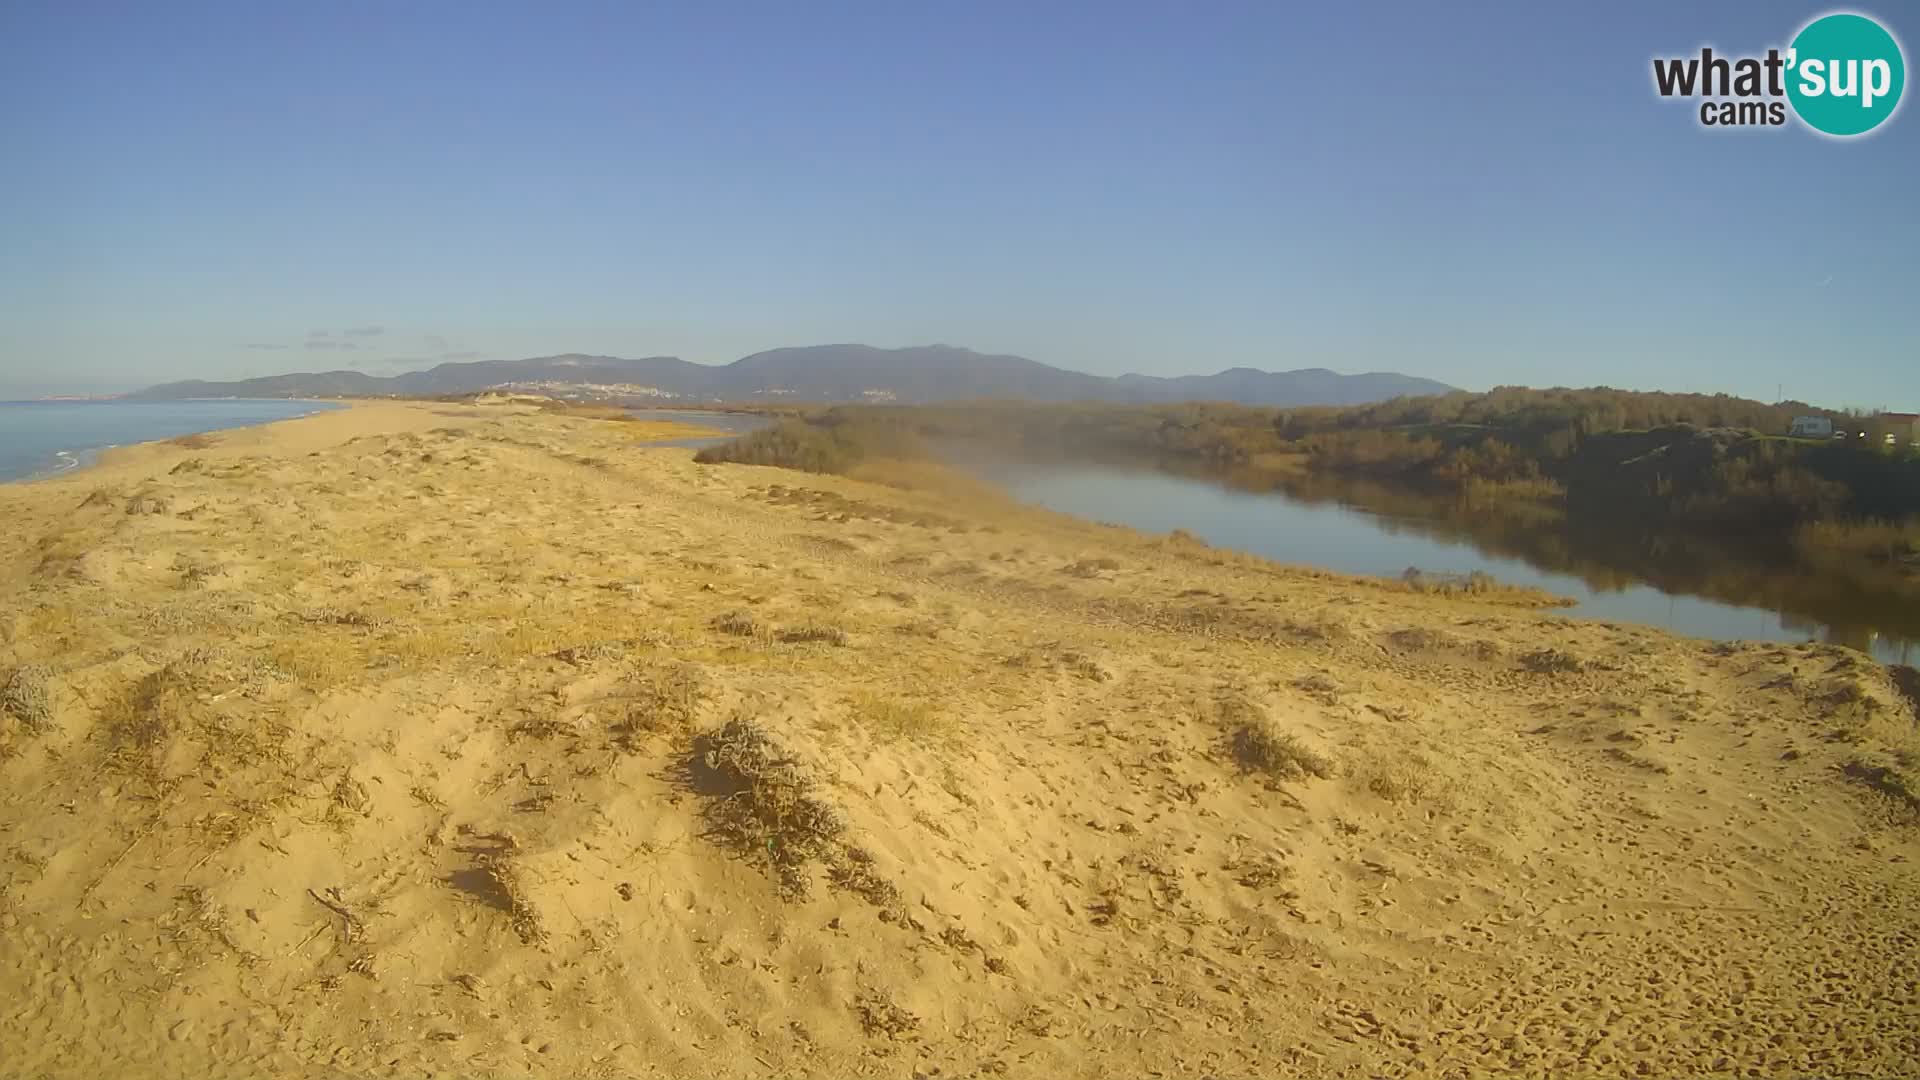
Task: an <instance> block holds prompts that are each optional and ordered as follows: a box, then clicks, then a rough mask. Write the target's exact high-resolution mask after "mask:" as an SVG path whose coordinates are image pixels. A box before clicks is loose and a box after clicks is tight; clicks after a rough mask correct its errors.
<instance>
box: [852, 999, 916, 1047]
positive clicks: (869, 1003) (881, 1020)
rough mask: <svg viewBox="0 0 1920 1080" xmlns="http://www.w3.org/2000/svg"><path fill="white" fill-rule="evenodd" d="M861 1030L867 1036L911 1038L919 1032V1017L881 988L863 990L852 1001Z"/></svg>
mask: <svg viewBox="0 0 1920 1080" xmlns="http://www.w3.org/2000/svg"><path fill="white" fill-rule="evenodd" d="M853 1010H854V1012H856V1013H858V1014H859V1015H860V1027H861V1030H863V1031H865V1032H866V1033H867V1037H868V1038H875V1037H879V1036H885V1037H886V1038H888V1039H911V1038H913V1037H915V1036H916V1035H918V1034H919V1031H920V1018H919V1017H918V1016H915V1015H914V1014H912V1013H910V1012H908V1011H907V1010H905V1009H903V1008H901V1007H900V1006H899V1005H898V1004H896V1003H895V1002H894V1000H893V997H892V995H890V994H888V993H886V992H885V991H882V990H867V991H863V992H862V993H861V994H860V996H859V997H857V998H855V999H854V1002H853Z"/></svg>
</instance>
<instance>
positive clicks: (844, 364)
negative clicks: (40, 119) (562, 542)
mask: <svg viewBox="0 0 1920 1080" xmlns="http://www.w3.org/2000/svg"><path fill="white" fill-rule="evenodd" d="M498 388H512V389H522V390H528V391H532V392H537V393H547V394H551V395H553V396H556V397H573V398H592V399H597V400H611V401H633V402H639V401H671V402H679V403H686V404H701V403H713V402H720V401H729V402H751V401H779V400H792V401H807V402H841V401H900V402H925V401H955V400H966V399H973V398H1015V399H1022V400H1028V401H1083V400H1085V401H1126V402H1165V401H1193V400H1205V401H1234V402H1240V403H1242V404H1247V405H1355V404H1364V403H1367V402H1374V401H1385V400H1388V399H1390V398H1395V397H1402V396H1410V395H1420V394H1441V393H1446V392H1447V391H1449V390H1451V389H1453V388H1452V387H1450V386H1447V385H1446V384H1444V383H1438V382H1435V381H1433V380H1432V379H1420V378H1415V377H1413V376H1411V375H1396V374H1392V373H1389V372H1372V373H1368V374H1364V375H1341V374H1339V373H1338V372H1333V371H1328V370H1326V369H1325V368H1304V369H1302V370H1299V371H1256V370H1254V369H1252V368H1234V369H1232V370H1230V371H1222V372H1220V373H1219V374H1216V375H1185V376H1180V377H1177V378H1159V377H1157V376H1150V375H1122V376H1120V377H1119V378H1106V377H1104V376H1099V375H1088V374H1085V373H1084V372H1078V371H1068V370H1066V369H1064V368H1057V367H1051V366H1049V365H1047V364H1042V363H1039V362H1038V361H1034V360H1028V359H1026V358H1024V357H1019V356H995V355H989V354H985V353H977V352H974V351H973V350H971V349H962V348H956V347H954V346H951V345H924V346H916V347H913V348H906V349H877V348H874V347H873V346H870V345H812V346H807V347H803V348H787V349H772V350H769V351H767V352H760V353H754V354H753V355H752V356H746V357H742V358H741V359H739V360H735V361H734V362H733V363H731V364H725V365H711V364H693V363H689V362H687V361H685V360H681V359H678V358H676V357H671V356H649V357H644V358H641V359H637V360H628V359H622V358H620V357H614V356H583V355H580V354H577V353H570V354H567V355H565V356H542V357H537V358H535V359H531V360H483V361H478V362H474V363H464V364H441V365H439V366H437V367H434V368H431V369H429V370H427V371H415V372H408V373H407V374H404V375H393V376H387V377H380V376H374V375H368V374H366V373H364V372H359V371H325V372H318V373H311V374H294V375H273V376H268V377H266V378H260V379H243V380H240V381H238V382H202V381H197V380H196V381H190V382H176V383H166V384H164V385H161V386H155V387H151V388H149V389H147V390H142V391H140V392H139V393H137V394H134V395H132V396H133V397H135V398H143V399H178V398H201V397H370V396H380V395H400V396H407V397H421V396H438V395H444V394H471V393H477V392H479V391H482V390H490V389H498Z"/></svg>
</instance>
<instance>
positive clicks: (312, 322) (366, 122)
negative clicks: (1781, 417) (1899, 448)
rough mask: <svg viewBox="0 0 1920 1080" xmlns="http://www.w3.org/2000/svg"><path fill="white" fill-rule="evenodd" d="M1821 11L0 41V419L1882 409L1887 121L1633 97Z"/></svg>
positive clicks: (1412, 8) (743, 14)
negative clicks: (1715, 111) (1078, 400)
mask: <svg viewBox="0 0 1920 1080" xmlns="http://www.w3.org/2000/svg"><path fill="white" fill-rule="evenodd" d="M1824 10H1827V7H1826V6H1824V5H1810V4H1778V3H1759V2H1721V3H1686V4H1672V3H1633V4H1582V5H1562V4H1539V3H1525V4H1520V3H1515V4H1509V5H1495V4H1472V5H1452V4H1434V3H1431V2H1421V3H1394V4H1368V5H1344V4H1326V5H1317V6H1307V5H1281V4H1274V3H1247V4H1229V3H1206V4H1198V5H1195V4H1176V3H1166V4H1151V5H1149V4H1122V3H1099V4H1091V3H1090V4H1084V5H1071V4H1066V3H1048V4H1030V3H1028V4H1009V5H1004V6H1002V5H997V4H984V3H967V4H942V5H933V4H920V3H899V2H893V3H884V4H880V3H876V4H871V5H867V4H853V3H835V2H826V3H818V4H810V3H767V4H729V3H716V4H710V5H709V4H700V5H696V4H673V5H668V4H658V5H648V4H640V3H617V4H606V5H599V4H585V3H567V2H560V3H555V4H551V5H535V4H486V3H458V4H451V3H450V4H438V3H426V2H407V3H385V2H382V3H332V2H327V3H308V4H276V3H258V2H252V3H246V4H232V5H201V4H191V3H143V4H138V5H133V4H129V5H101V4H89V3H84V2H72V0H40V2H15V3H8V4H5V5H0V396H4V395H5V394H8V393H13V394H23V393H55V392H88V391H111V390H118V389H126V388H131V387H134V386H138V385H143V384H146V383H151V382H156V381H161V380H165V379H171V378H178V377H192V376H198V377H214V378H221V377H240V376H247V375H258V374H269V373H274V372H279V371H286V370H312V369H317V368H329V367H343V366H353V367H359V368H362V369H364V370H369V371H375V372H379V373H388V372H391V371H395V370H403V369H408V368H414V367H421V366H426V365H427V364H429V363H432V362H437V361H438V359H440V358H441V357H443V356H455V357H460V358H508V357H522V356H535V355H545V354H549V353H558V352H591V353H605V354H613V355H624V356H637V355H653V354H663V353H664V354H674V355H679V356H683V357H685V358H687V359H690V360H697V361H702V362H724V361H728V360H732V359H734V358H736V357H738V356H741V355H743V354H745V353H748V352H752V351H755V350H758V349H763V348H769V347H773V346H778V345H792V344H811V343H819V342H834V341H861V342H869V343H872V344H876V345H888V346H892V345H908V344H924V343H932V342H946V343H952V344H962V345H968V346H972V347H974V348H977V349H981V350H987V351H995V352H1014V353H1019V354H1022V355H1026V356H1031V357H1033V358H1035V359H1038V360H1043V361H1046V362H1049V363H1054V364H1059V365H1062V366H1067V367H1073V368H1079V369H1082V370H1087V371H1093V372H1099V373H1106V374H1117V373H1120V372H1124V371H1142V372H1148V373H1153V374H1177V373H1186V372H1200V371H1213V370H1217V369H1220V368H1224V367H1230V366H1236V365H1247V366H1253V367H1260V368H1266V369H1270V370H1271V369H1283V368H1293V367H1307V366H1326V367H1332V368H1335V369H1339V370H1343V371H1357V370H1398V371H1405V372H1409V373H1413V374H1419V375H1426V376H1431V377H1434V378H1439V379H1443V380H1446V381H1449V382H1452V383H1455V384H1457V385H1462V386H1467V387H1470V388H1476V389H1478V388H1485V387H1489V386H1493V385H1496V384H1505V383H1522V384H1531V385H1553V384H1571V385H1592V384H1599V383H1605V384H1609V385H1614V386H1624V387H1633V388H1645V389H1675V390H1726V391H1728V392H1733V393H1739V394H1743V395H1749V396H1755V397H1763V398H1768V399H1771V398H1772V397H1774V395H1775V392H1776V387H1777V386H1779V385H1781V384H1784V386H1785V390H1786V393H1787V394H1788V396H1798V397H1802V398H1807V399H1810V400H1815V401H1818V402H1821V403H1824V404H1832V405H1891V406H1898V407H1905V408H1908V409H1915V408H1920V270H1916V260H1917V259H1920V195H1916V192H1917V191H1920V168H1917V167H1916V166H1920V149H1917V148H1920V112H1916V111H1915V107H1914V106H1912V105H1911V103H1909V104H1908V105H1907V106H1906V107H1904V108H1903V109H1902V111H1901V113H1900V114H1899V115H1898V116H1896V117H1895V118H1894V119H1893V121H1891V123H1890V126H1888V127H1885V128H1883V130H1882V131H1880V132H1878V133H1876V134H1875V135H1873V136H1871V137H1868V138H1866V139H1862V140H1855V141H1853V142H1849V143H1840V142H1834V141H1828V140H1824V139H1821V138H1819V137H1816V136H1815V135H1813V134H1811V133H1809V132H1807V131H1806V130H1804V129H1801V128H1799V127H1790V128H1787V129H1784V130H1782V129H1766V130H1760V131H1751V132H1745V133H1710V132H1707V131H1703V130H1702V129H1701V128H1700V127H1699V125H1698V123H1697V120H1696V118H1695V115H1694V109H1693V107H1692V106H1690V105H1688V104H1686V103H1681V102H1673V101H1661V100H1658V99H1657V98H1656V97H1655V96H1654V93H1653V90H1652V80H1651V77H1650V74H1649V60H1650V58H1651V57H1652V56H1654V55H1655V54H1661V55H1680V54H1685V53H1687V52H1689V51H1697V49H1698V48H1699V46H1700V45H1702V44H1704V43H1710V44H1713V45H1714V46H1716V47H1717V48H1719V49H1722V50H1726V51H1745V50H1752V51H1759V50H1763V49H1765V48H1766V47H1767V46H1769V45H1780V46H1784V45H1785V44H1786V42H1787V40H1788V39H1789V38H1790V37H1791V35H1792V33H1793V32H1794V30H1796V29H1797V28H1798V27H1799V26H1800V25H1801V24H1802V23H1804V22H1805V21H1806V20H1807V19H1808V18H1809V17H1810V16H1811V15H1813V14H1815V13H1818V12H1821V11H1824ZM1860 10H1864V11H1867V12H1869V13H1875V14H1879V15H1882V16H1884V17H1885V21H1886V22H1887V23H1888V24H1889V25H1890V26H1891V27H1892V29H1893V30H1894V32H1895V33H1896V34H1901V35H1903V40H1904V41H1905V42H1907V52H1908V59H1909V62H1912V61H1913V60H1914V59H1915V57H1914V52H1915V45H1914V43H1915V42H1920V10H1916V9H1914V8H1913V7H1911V6H1908V5H1887V6H1885V7H1883V8H1880V9H1876V8H1873V7H1867V8H1863V9H1860ZM1914 93H1920V91H1909V95H1908V96H1912V95H1913V94H1914ZM376 330H377V331H378V332H375V331H376ZM350 331H359V333H349V332H350ZM347 346H352V347H351V348H349V347H347Z"/></svg>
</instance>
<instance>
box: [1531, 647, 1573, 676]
mask: <svg viewBox="0 0 1920 1080" xmlns="http://www.w3.org/2000/svg"><path fill="white" fill-rule="evenodd" d="M1520 666H1521V667H1523V668H1525V669H1527V670H1528V671H1531V672H1533V673H1534V674H1536V675H1560V674H1568V673H1571V672H1576V671H1585V670H1586V668H1587V664H1586V661H1584V660H1582V659H1580V658H1579V657H1577V656H1574V655H1573V654H1572V653H1567V652H1562V651H1561V650H1559V649H1535V650H1534V651H1533V652H1530V653H1527V654H1526V655H1525V656H1522V657H1521V658H1520Z"/></svg>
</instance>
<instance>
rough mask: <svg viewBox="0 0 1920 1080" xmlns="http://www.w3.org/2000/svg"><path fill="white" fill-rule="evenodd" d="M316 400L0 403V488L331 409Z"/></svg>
mask: <svg viewBox="0 0 1920 1080" xmlns="http://www.w3.org/2000/svg"><path fill="white" fill-rule="evenodd" d="M339 407H340V406H338V405H332V404H328V403H326V402H320V401H282V400H273V401H0V481H5V480H19V479H23V478H27V477H38V476H44V475H48V474H52V473H57V472H63V471H65V470H67V469H77V468H79V467H80V466H81V465H83V464H85V463H86V462H87V461H88V460H89V459H90V458H91V457H92V456H93V455H94V454H97V453H99V452H100V451H101V450H105V449H107V448H108V447H112V446H126V445H128V444H130V443H139V442H151V441H153V440H155V439H171V438H174V437H175V436H179V435H192V434H194V433H195V432H199V431H217V430H219V429H221V428H234V427H247V426H250V425H252V424H265V423H268V422H270V421H274V420H286V419H288V418H290V417H295V416H306V415H308V414H310V413H316V412H322V411H324V410H327V409H337V408H339Z"/></svg>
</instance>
